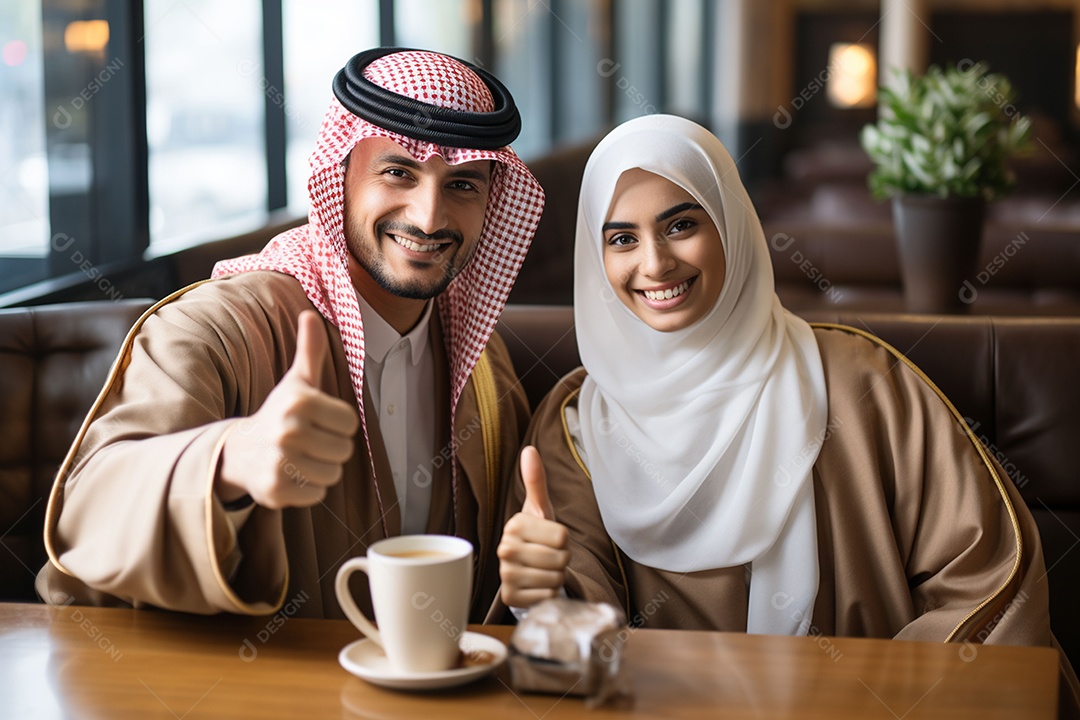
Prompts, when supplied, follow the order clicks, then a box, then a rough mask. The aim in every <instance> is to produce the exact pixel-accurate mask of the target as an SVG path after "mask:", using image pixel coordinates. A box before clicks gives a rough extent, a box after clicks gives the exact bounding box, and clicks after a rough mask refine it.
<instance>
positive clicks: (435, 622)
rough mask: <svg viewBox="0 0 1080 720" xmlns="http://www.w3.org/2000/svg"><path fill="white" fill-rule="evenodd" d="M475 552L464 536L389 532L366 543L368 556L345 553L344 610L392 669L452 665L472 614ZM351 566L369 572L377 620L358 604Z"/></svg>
mask: <svg viewBox="0 0 1080 720" xmlns="http://www.w3.org/2000/svg"><path fill="white" fill-rule="evenodd" d="M472 557H473V547H472V543H470V542H469V541H468V540H463V539H462V538H457V537H450V536H446V535H400V536H398V537H392V538H386V539H384V540H380V541H379V542H377V543H375V544H373V545H372V546H371V547H370V548H368V553H367V556H366V557H354V558H352V559H351V560H347V561H346V562H345V563H344V564H343V565H342V566H341V569H340V570H338V574H337V581H336V582H335V583H334V589H335V590H336V591H337V597H338V602H339V603H340V604H341V609H342V610H343V611H344V613H345V617H347V618H349V620H351V621H352V624H353V625H355V626H356V627H357V629H358V630H360V632H362V633H364V634H365V635H367V637H368V639H369V640H370V641H372V642H373V643H374V644H376V645H378V646H379V647H381V648H382V649H383V650H384V651H385V652H386V657H387V659H389V661H390V666H391V667H392V668H393V669H394V670H395V671H397V672H402V673H426V672H441V671H443V670H449V669H451V668H453V667H454V666H455V663H457V661H458V656H459V655H460V654H461V647H460V644H459V642H460V640H461V635H462V633H463V632H464V631H465V627H466V623H468V621H469V598H470V596H471V590H472V573H473V563H472ZM399 559H407V560H415V562H398V560H399ZM355 571H359V572H363V573H366V574H367V576H368V589H369V591H370V593H371V605H372V609H373V610H374V611H375V618H376V620H378V623H379V626H378V627H375V626H374V625H372V623H371V620H369V619H368V618H367V617H365V616H364V614H363V613H362V612H360V609H359V608H358V607H357V606H356V600H355V599H353V596H352V594H351V592H350V591H349V576H350V575H351V574H352V573H353V572H355Z"/></svg>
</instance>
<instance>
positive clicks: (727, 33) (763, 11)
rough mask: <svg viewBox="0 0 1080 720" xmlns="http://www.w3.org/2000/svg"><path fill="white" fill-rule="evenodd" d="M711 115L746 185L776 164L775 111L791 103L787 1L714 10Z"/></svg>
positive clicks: (734, 2)
mask: <svg viewBox="0 0 1080 720" xmlns="http://www.w3.org/2000/svg"><path fill="white" fill-rule="evenodd" d="M715 23H716V24H715V28H714V38H715V45H714V47H715V55H714V57H713V59H712V62H713V68H714V70H713V78H714V80H713V97H712V108H711V115H712V119H713V127H714V130H715V131H716V134H717V135H718V136H719V137H720V139H721V140H722V141H723V142H724V144H725V145H726V146H727V148H728V151H729V152H730V153H731V155H732V157H734V158H735V159H736V160H737V161H738V162H739V174H740V176H741V177H742V179H743V182H744V183H746V185H747V187H752V186H753V185H755V184H756V183H757V182H758V181H759V180H761V179H763V178H765V177H768V176H770V175H773V174H775V173H776V172H777V170H778V166H779V157H780V150H781V144H780V142H781V139H782V137H781V135H780V133H781V132H782V130H783V128H779V127H777V126H776V124H775V123H774V122H773V117H774V115H775V114H776V108H777V107H778V106H780V105H782V104H785V103H787V102H788V101H790V99H791V92H792V89H791V88H792V56H793V43H794V35H795V16H794V10H793V3H792V0H720V1H719V2H718V3H717V6H716V12H715Z"/></svg>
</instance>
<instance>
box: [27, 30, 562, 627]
mask: <svg viewBox="0 0 1080 720" xmlns="http://www.w3.org/2000/svg"><path fill="white" fill-rule="evenodd" d="M334 94H335V96H336V99H335V100H334V101H333V102H332V103H331V107H330V110H329V111H328V113H327V115H326V118H325V120H324V122H323V126H322V129H321V132H320V135H319V139H318V143H317V147H316V150H315V152H314V153H313V155H312V158H311V164H312V170H313V174H312V178H311V180H310V182H309V186H308V187H309V191H310V196H311V212H310V216H309V220H310V222H309V223H308V224H307V225H305V226H302V227H300V228H297V229H295V230H292V231H289V232H286V233H284V234H282V235H280V236H278V237H276V238H275V239H274V240H272V241H271V242H270V243H269V244H268V245H267V246H266V248H264V250H263V251H262V252H261V253H259V254H258V255H254V256H248V257H243V258H237V259H234V260H230V261H226V262H223V263H219V264H218V266H217V267H216V268H215V269H214V279H213V280H212V281H207V282H204V283H201V284H198V285H196V286H193V287H191V288H186V289H184V290H181V291H180V292H178V293H176V294H174V295H172V296H170V297H168V298H166V299H165V300H163V301H161V302H160V303H158V305H157V306H156V307H155V308H153V309H152V310H151V311H149V312H148V313H147V314H146V315H145V316H144V317H143V318H142V319H141V320H140V321H139V322H138V323H137V324H136V326H135V328H134V329H133V331H132V332H131V333H130V334H129V337H128V339H127V341H126V342H125V345H124V347H123V348H122V350H121V353H120V357H119V359H118V362H117V363H116V365H115V367H114V369H113V371H112V373H111V375H110V377H109V380H108V382H107V384H106V387H105V389H104V390H103V391H102V394H101V396H100V397H99V399H98V401H97V402H96V403H95V406H94V407H93V409H92V410H91V412H90V414H89V416H88V418H87V420H86V422H85V423H84V425H83V428H82V430H81V431H80V432H79V435H78V436H77V438H76V441H75V443H74V446H73V447H72V449H71V450H70V452H69V454H68V457H67V459H66V460H65V463H64V465H63V466H62V467H61V470H60V472H59V474H58V476H57V480H56V483H55V486H54V488H53V492H52V496H51V498H50V504H49V511H48V515H47V518H46V527H45V543H46V546H47V548H48V551H49V557H50V562H49V563H48V564H47V565H46V567H45V568H43V569H42V571H41V573H39V576H38V582H37V589H38V592H39V594H40V595H41V596H42V597H43V598H44V599H45V600H46V601H47V602H72V601H75V602H93V603H112V604H117V603H122V604H131V605H134V606H143V605H152V606H156V607H162V608H169V609H174V610H182V611H188V612H196V613H214V612H221V611H225V612H234V613H245V614H262V613H271V612H274V611H275V610H276V609H277V608H279V607H281V605H282V604H283V603H285V602H286V601H289V602H290V606H289V607H290V608H291V609H295V612H293V613H292V614H298V615H305V616H313V617H341V616H342V613H341V610H340V608H339V607H338V604H337V600H336V598H335V594H334V588H333V584H334V577H335V573H336V571H337V569H338V567H340V565H341V564H342V563H343V562H344V561H345V560H347V559H349V558H350V557H353V556H355V555H362V554H364V552H365V549H366V547H367V546H368V545H369V544H370V543H372V542H374V541H376V540H378V539H380V538H383V537H387V536H391V535H398V534H404V533H416V532H429V533H447V534H456V535H459V536H462V537H465V538H467V539H469V540H471V541H472V542H473V544H474V547H475V549H476V563H477V567H476V570H477V573H476V578H477V580H476V583H475V586H476V592H475V595H474V598H473V608H472V619H473V620H482V619H483V616H484V612H485V611H486V610H487V607H488V605H489V604H490V602H491V600H492V599H493V598H494V595H495V591H496V588H497V586H498V567H497V560H496V559H495V557H494V549H495V546H496V545H497V543H498V539H499V533H500V531H501V527H500V525H501V519H502V518H501V508H502V503H503V498H504V496H505V493H504V487H505V483H504V479H505V478H507V477H508V476H509V474H510V473H511V471H512V467H513V463H514V459H515V455H516V448H517V444H518V441H519V439H520V436H521V433H522V432H523V431H524V428H525V424H526V422H527V419H528V418H527V414H528V410H527V403H526V401H525V396H524V393H523V392H522V391H521V390H520V388H519V387H518V385H517V382H516V377H515V376H514V373H513V369H512V367H511V365H510V360H509V357H508V355H507V353H506V349H505V347H504V346H503V344H502V341H501V340H500V339H499V338H498V336H494V335H492V332H493V329H494V326H495V323H496V322H497V320H498V317H499V314H500V313H501V312H502V308H503V305H504V304H505V302H506V296H507V294H508V293H509V291H510V287H511V286H512V284H513V281H514V278H515V277H516V275H517V271H518V269H519V268H520V266H521V262H522V260H523V259H524V256H525V252H526V250H527V249H528V245H529V242H530V241H531V238H532V235H533V232H534V230H535V228H536V224H537V222H538V220H539V216H540V212H541V210H542V208H543V192H542V190H541V189H540V187H539V185H538V184H537V183H536V181H535V179H534V178H533V177H532V175H531V174H530V173H529V172H528V170H527V169H526V168H525V166H524V165H523V164H522V163H521V161H520V160H519V159H518V158H517V156H516V155H514V153H513V151H512V150H510V149H509V147H508V144H509V143H510V142H511V141H512V140H513V139H514V138H515V137H516V136H517V133H518V131H519V129H520V117H519V115H518V112H517V109H516V108H515V106H514V103H513V99H512V98H511V97H510V94H509V93H508V92H507V91H506V89H505V88H504V87H503V86H502V85H501V84H500V83H499V82H498V81H497V80H496V79H495V78H494V77H492V76H491V75H489V74H488V73H486V72H485V71H483V70H482V69H479V68H475V67H472V66H469V65H467V64H465V63H462V62H461V61H458V60H456V59H454V58H450V57H448V56H445V55H440V54H436V53H430V52H420V51H404V50H398V49H393V48H381V49H377V50H371V51H367V52H364V53H360V54H359V55H357V56H356V57H354V58H353V59H352V60H351V61H350V62H349V63H348V64H347V65H346V66H345V68H344V69H343V70H342V71H341V72H339V73H338V75H337V77H336V78H335V81H334ZM433 299H434V300H433ZM489 340H490V343H489ZM485 346H486V351H485ZM356 594H357V600H358V601H359V602H360V604H361V607H362V608H364V609H365V611H370V606H369V604H368V603H367V602H365V601H366V600H367V599H368V598H367V593H366V588H358V589H357V593H356Z"/></svg>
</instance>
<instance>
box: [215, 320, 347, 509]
mask: <svg viewBox="0 0 1080 720" xmlns="http://www.w3.org/2000/svg"><path fill="white" fill-rule="evenodd" d="M329 353H330V340H329V338H328V337H327V335H326V328H325V327H324V326H323V320H322V318H320V317H319V315H318V313H315V312H313V311H311V310H305V311H304V312H302V313H300V319H299V328H298V330H297V337H296V356H295V357H294V358H293V364H292V367H290V368H289V371H288V372H287V373H285V376H284V377H283V378H281V381H280V382H278V384H277V387H275V388H274V389H273V390H272V391H271V392H270V395H268V396H267V398H266V401H265V402H264V403H263V405H262V407H260V408H259V410H258V411H257V412H256V413H255V414H254V415H252V416H251V417H249V418H247V419H246V420H242V421H240V423H239V426H238V427H236V428H234V429H233V430H232V432H231V433H229V436H228V437H227V438H226V439H225V446H224V448H223V449H222V464H221V472H220V473H219V475H218V478H217V480H216V482H215V492H216V493H217V495H218V497H219V498H220V499H221V500H222V501H223V502H229V501H231V500H235V499H237V498H240V497H242V496H243V495H244V494H245V493H246V494H248V495H250V496H251V498H252V499H253V500H254V501H255V502H256V503H258V504H259V505H262V506H263V507H268V508H275V509H276V508H283V507H292V506H300V507H303V506H308V505H314V504H316V503H318V502H320V501H321V500H322V499H323V498H324V497H326V489H327V488H328V487H330V486H332V485H334V484H335V483H337V482H338V481H339V480H341V476H342V466H343V465H344V463H345V461H347V460H348V459H349V458H350V457H351V456H352V453H353V436H354V435H355V434H356V430H357V428H358V427H359V425H360V420H359V417H358V416H357V414H356V408H354V407H353V406H352V405H351V404H349V403H347V402H345V401H344V400H342V399H340V398H336V397H333V396H331V395H327V394H326V393H324V392H323V391H322V390H320V389H319V388H320V387H321V381H322V367H323V362H324V360H325V358H326V356H327V355H328V354H329Z"/></svg>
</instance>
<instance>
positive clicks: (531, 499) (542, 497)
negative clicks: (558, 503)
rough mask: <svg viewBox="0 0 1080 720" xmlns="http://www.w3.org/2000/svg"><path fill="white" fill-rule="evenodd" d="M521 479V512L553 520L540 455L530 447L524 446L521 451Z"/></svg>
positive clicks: (552, 510)
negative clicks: (523, 487)
mask: <svg viewBox="0 0 1080 720" xmlns="http://www.w3.org/2000/svg"><path fill="white" fill-rule="evenodd" d="M521 479H522V481H524V483H525V502H524V504H523V505H522V506H521V511H522V512H525V513H529V514H530V515H535V516H536V517H542V518H544V519H545V520H554V519H555V508H554V507H553V506H552V504H551V498H550V497H548V489H547V476H546V475H545V474H544V463H543V462H542V461H541V460H540V453H539V452H537V451H536V448H534V447H533V446H532V445H526V446H525V447H524V448H523V449H522V451H521Z"/></svg>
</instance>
